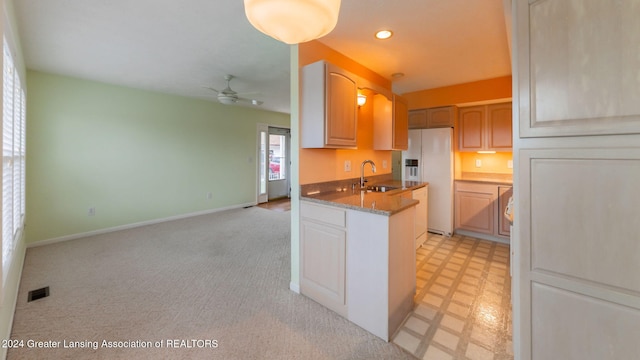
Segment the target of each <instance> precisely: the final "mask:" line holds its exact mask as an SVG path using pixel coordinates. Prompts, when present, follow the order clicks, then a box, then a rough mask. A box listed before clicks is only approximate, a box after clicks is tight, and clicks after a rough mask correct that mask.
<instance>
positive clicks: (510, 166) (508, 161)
mask: <svg viewBox="0 0 640 360" xmlns="http://www.w3.org/2000/svg"><path fill="white" fill-rule="evenodd" d="M507 168H509V169H513V160H507Z"/></svg>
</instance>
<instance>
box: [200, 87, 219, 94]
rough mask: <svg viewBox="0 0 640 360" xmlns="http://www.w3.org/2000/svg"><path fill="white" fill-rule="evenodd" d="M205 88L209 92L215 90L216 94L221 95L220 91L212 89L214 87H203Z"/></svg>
mask: <svg viewBox="0 0 640 360" xmlns="http://www.w3.org/2000/svg"><path fill="white" fill-rule="evenodd" d="M203 88H205V89H209V90H213V91H215V92H216V94H219V93H220V90H216V89H214V88H212V87H210V86H203Z"/></svg>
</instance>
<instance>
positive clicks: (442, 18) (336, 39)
mask: <svg viewBox="0 0 640 360" xmlns="http://www.w3.org/2000/svg"><path fill="white" fill-rule="evenodd" d="M14 6H15V11H16V17H17V21H18V31H19V35H20V40H21V44H22V48H23V52H24V56H25V61H26V65H27V68H29V69H33V70H39V71H44V72H50V73H55V74H62V75H68V76H73V77H79V78H83V79H90V80H96V81H101V82H105V83H112V84H118V85H124V86H129V87H133V88H141V89H148V90H153V91H159V92H165V93H172V94H178V95H183V96H188V97H196V98H202V99H208V100H211V101H216V100H215V93H214V92H212V91H210V90H207V89H205V88H204V87H206V86H210V87H213V88H216V89H222V88H223V87H224V85H225V81H224V75H225V74H232V75H234V76H235V77H236V78H235V79H234V80H233V81H232V82H231V87H232V88H233V89H234V90H236V91H237V92H239V93H245V92H252V93H253V92H256V93H257V94H255V95H253V96H251V97H252V98H256V99H258V100H262V101H264V104H263V105H262V106H261V108H263V109H267V110H272V111H278V112H284V113H288V112H289V104H290V100H289V79H290V77H289V47H288V45H285V44H282V43H280V42H278V41H276V40H273V39H271V38H270V37H268V36H266V35H263V34H262V33H260V32H258V31H257V30H255V29H254V28H253V27H252V26H251V25H250V24H249V22H248V21H247V19H246V18H245V15H244V8H243V2H242V1H240V0H233V1H231V0H224V1H221V0H217V1H212V0H183V1H175V0H109V1H105V0H47V1H42V0H14ZM381 28H390V29H391V30H393V31H394V33H395V35H394V36H393V37H392V38H391V39H389V40H385V41H380V40H375V39H374V37H373V33H374V32H375V31H376V30H378V29H381ZM321 41H322V42H323V43H325V44H327V45H328V46H330V47H332V48H334V49H336V50H337V51H339V52H342V53H343V54H345V55H347V56H349V57H351V58H352V59H354V60H356V61H358V62H359V63H361V64H363V65H364V66H366V67H368V68H370V69H372V70H374V71H376V72H378V73H379V74H380V75H382V76H384V77H386V78H389V79H391V74H393V73H396V72H402V73H404V74H405V76H404V77H403V78H401V79H398V80H394V83H393V90H394V92H396V93H399V94H402V93H406V92H410V91H416V90H422V89H429V88H434V87H440V86H446V85H453V84H459V83H465V82H470V81H476V80H482V79H488V78H494V77H499V76H504V75H509V74H511V67H510V57H509V47H508V42H507V34H506V27H505V18H504V10H503V0H400V1H389V0H343V1H342V7H341V9H340V18H339V20H338V25H337V26H336V29H335V30H334V31H333V32H332V33H330V34H329V35H327V36H326V37H324V38H323V39H321ZM249 106H250V105H249Z"/></svg>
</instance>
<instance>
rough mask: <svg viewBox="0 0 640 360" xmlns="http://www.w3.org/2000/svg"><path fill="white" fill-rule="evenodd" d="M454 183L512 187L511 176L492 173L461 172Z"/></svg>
mask: <svg viewBox="0 0 640 360" xmlns="http://www.w3.org/2000/svg"><path fill="white" fill-rule="evenodd" d="M455 180H456V181H468V182H479V183H491V184H497V185H513V175H511V174H493V173H476V172H473V173H472V172H463V173H462V175H461V176H460V177H457V178H456V179H455Z"/></svg>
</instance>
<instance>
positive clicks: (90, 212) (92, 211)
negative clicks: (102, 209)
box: [87, 207, 96, 216]
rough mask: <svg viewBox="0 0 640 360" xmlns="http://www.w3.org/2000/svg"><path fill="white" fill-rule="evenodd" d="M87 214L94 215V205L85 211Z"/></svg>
mask: <svg viewBox="0 0 640 360" xmlns="http://www.w3.org/2000/svg"><path fill="white" fill-rule="evenodd" d="M87 215H89V216H95V215H96V208H94V207H90V208H89V211H87Z"/></svg>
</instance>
